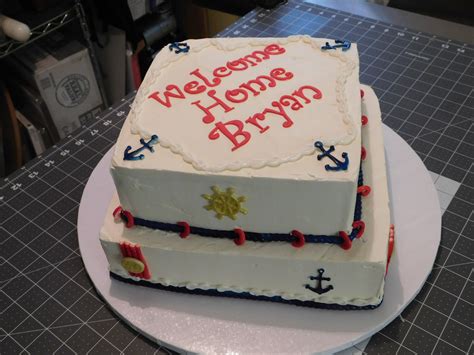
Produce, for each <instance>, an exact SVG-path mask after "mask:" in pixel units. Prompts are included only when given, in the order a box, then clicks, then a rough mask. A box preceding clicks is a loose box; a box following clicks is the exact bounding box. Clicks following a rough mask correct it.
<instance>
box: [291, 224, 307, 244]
mask: <svg viewBox="0 0 474 355" xmlns="http://www.w3.org/2000/svg"><path fill="white" fill-rule="evenodd" d="M290 234H291V235H292V236H293V237H295V238H296V240H295V241H294V242H292V243H291V245H293V246H294V247H295V248H301V247H302V246H304V244H305V242H306V241H305V239H304V234H303V233H301V232H300V231H298V230H296V229H294V230H292V231H291V233H290Z"/></svg>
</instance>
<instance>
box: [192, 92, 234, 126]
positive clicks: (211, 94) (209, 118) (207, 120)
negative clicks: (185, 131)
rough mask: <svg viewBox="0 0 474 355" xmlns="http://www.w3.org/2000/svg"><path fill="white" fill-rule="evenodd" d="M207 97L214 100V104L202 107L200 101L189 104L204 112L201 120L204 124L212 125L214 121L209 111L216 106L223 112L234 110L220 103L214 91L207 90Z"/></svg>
mask: <svg viewBox="0 0 474 355" xmlns="http://www.w3.org/2000/svg"><path fill="white" fill-rule="evenodd" d="M207 96H209V97H210V98H212V99H214V103H213V104H212V105H209V106H203V105H201V100H198V101H194V102H191V104H193V105H196V106H197V107H199V108H200V109H201V110H203V111H204V113H205V114H206V115H205V116H204V117H203V118H202V121H203V122H204V123H212V122H214V120H215V117H214V115H213V114H212V113H211V109H212V108H214V107H216V106H220V107H222V108H223V109H224V112H229V111H232V110H233V109H234V108H233V107H230V106H228V105H227V104H226V103H225V102H224V101H222V100H221V99H219V98H218V97H216V90H209V91H208V92H207Z"/></svg>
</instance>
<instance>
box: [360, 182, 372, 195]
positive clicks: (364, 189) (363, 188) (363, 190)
mask: <svg viewBox="0 0 474 355" xmlns="http://www.w3.org/2000/svg"><path fill="white" fill-rule="evenodd" d="M370 191H371V189H370V186H367V185H362V186H359V187H358V188H357V193H358V194H361V195H362V196H364V197H365V196H367V195H368V194H370Z"/></svg>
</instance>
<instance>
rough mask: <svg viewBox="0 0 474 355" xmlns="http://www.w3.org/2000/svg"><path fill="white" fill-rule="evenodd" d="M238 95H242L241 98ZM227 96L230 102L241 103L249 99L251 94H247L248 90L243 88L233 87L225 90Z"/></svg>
mask: <svg viewBox="0 0 474 355" xmlns="http://www.w3.org/2000/svg"><path fill="white" fill-rule="evenodd" d="M238 96H240V98H238ZM225 98H226V99H227V100H229V101H230V102H235V103H241V102H244V101H247V99H248V98H249V95H248V94H247V91H245V90H243V89H233V90H227V91H226V92H225Z"/></svg>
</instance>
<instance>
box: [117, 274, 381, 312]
mask: <svg viewBox="0 0 474 355" xmlns="http://www.w3.org/2000/svg"><path fill="white" fill-rule="evenodd" d="M110 271H111V272H113V273H114V274H117V275H119V276H121V277H123V278H127V279H131V280H134V281H146V282H150V283H155V284H160V285H163V286H172V287H185V288H187V289H188V290H191V291H192V290H195V289H201V290H217V291H219V292H225V291H231V292H236V293H250V294H251V295H253V296H266V297H274V296H278V297H281V298H283V299H285V300H287V301H293V300H298V301H310V302H318V303H325V304H338V305H341V306H346V305H354V306H359V307H363V306H374V305H378V304H379V303H380V302H381V301H382V298H383V289H384V284H385V281H382V284H381V286H380V289H379V291H378V292H377V295H375V296H374V297H369V298H349V297H329V296H308V295H306V294H303V293H290V292H281V291H275V290H268V289H257V288H239V287H238V286H231V285H220V284H217V285H211V284H208V283H205V282H202V283H197V282H192V281H186V282H172V281H170V280H168V279H165V278H163V277H161V278H156V279H155V278H151V279H150V280H143V279H141V278H139V277H135V276H131V275H130V274H129V273H127V272H124V271H122V270H119V269H110Z"/></svg>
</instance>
